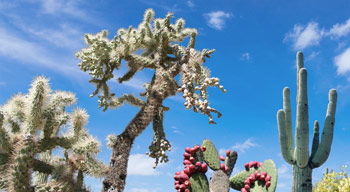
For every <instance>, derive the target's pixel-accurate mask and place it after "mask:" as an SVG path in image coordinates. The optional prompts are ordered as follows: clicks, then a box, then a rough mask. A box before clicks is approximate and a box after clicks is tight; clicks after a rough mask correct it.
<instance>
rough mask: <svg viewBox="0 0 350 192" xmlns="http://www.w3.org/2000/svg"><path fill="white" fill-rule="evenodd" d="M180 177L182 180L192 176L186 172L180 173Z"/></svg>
mask: <svg viewBox="0 0 350 192" xmlns="http://www.w3.org/2000/svg"><path fill="white" fill-rule="evenodd" d="M180 178H181V179H182V180H189V179H190V178H189V177H188V175H187V174H185V173H183V174H180Z"/></svg>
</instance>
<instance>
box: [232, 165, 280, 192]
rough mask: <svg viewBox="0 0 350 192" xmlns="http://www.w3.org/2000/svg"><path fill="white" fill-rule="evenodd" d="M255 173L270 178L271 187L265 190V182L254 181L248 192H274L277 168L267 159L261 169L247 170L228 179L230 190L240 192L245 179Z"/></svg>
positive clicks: (252, 168)
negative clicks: (263, 173) (257, 172)
mask: <svg viewBox="0 0 350 192" xmlns="http://www.w3.org/2000/svg"><path fill="white" fill-rule="evenodd" d="M255 171H259V172H261V173H262V172H266V173H267V174H268V175H270V176H271V185H270V187H269V188H268V190H266V187H265V186H264V185H265V182H261V181H256V182H255V183H254V184H253V185H252V186H251V188H250V192H260V191H268V192H274V191H275V190H276V185H277V168H276V165H275V163H274V162H273V161H272V160H271V159H269V160H265V161H264V163H263V165H262V167H259V168H254V167H251V168H249V169H248V170H244V171H241V172H240V173H238V174H237V175H234V176H232V177H231V178H230V186H231V188H233V189H235V190H238V191H240V190H241V189H242V188H244V185H245V184H244V182H245V181H246V179H247V178H248V177H249V176H250V174H253V173H254V172H255Z"/></svg>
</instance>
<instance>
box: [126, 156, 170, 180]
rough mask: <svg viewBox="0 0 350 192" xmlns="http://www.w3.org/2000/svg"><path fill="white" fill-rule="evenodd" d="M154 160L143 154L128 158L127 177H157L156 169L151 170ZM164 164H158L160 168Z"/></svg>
mask: <svg viewBox="0 0 350 192" xmlns="http://www.w3.org/2000/svg"><path fill="white" fill-rule="evenodd" d="M154 162H155V161H154V159H152V158H150V157H148V156H147V155H144V154H133V155H130V157H129V163H128V175H158V174H160V172H157V171H156V169H153V166H154ZM162 165H164V164H159V165H158V167H159V166H162Z"/></svg>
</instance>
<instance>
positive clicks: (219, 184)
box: [174, 139, 277, 192]
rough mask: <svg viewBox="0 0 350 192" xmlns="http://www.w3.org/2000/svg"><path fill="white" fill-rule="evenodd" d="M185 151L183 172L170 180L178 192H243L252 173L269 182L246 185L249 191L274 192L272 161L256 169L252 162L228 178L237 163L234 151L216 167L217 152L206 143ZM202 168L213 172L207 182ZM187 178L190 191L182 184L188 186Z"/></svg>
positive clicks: (208, 142) (274, 180)
mask: <svg viewBox="0 0 350 192" xmlns="http://www.w3.org/2000/svg"><path fill="white" fill-rule="evenodd" d="M185 151H186V152H185V154H184V157H185V160H184V164H185V170H184V171H182V172H177V173H176V174H175V177H174V179H175V180H176V181H175V189H176V190H178V191H181V192H187V191H191V192H228V191H229V189H230V187H231V188H233V189H236V190H239V191H241V190H243V191H244V190H246V189H244V188H245V187H246V186H245V185H247V184H245V182H246V180H247V179H248V178H249V177H250V175H251V174H253V175H254V174H255V172H259V173H262V174H266V175H264V177H265V176H267V175H268V176H269V178H268V179H267V180H265V178H263V177H261V181H260V180H259V181H255V182H254V181H252V182H250V183H249V185H248V186H249V187H250V191H252V192H266V191H267V192H274V191H275V190H276V185H277V169H276V166H275V164H274V162H273V161H272V160H266V161H265V162H264V163H263V164H262V163H261V164H262V165H260V164H259V165H258V162H255V165H254V166H253V165H252V167H250V168H248V169H246V170H244V171H242V172H240V173H238V174H237V175H235V176H232V177H231V178H229V176H230V175H231V173H232V170H233V168H234V165H235V163H236V160H237V152H236V151H229V150H228V151H227V152H226V158H225V162H224V163H222V164H220V157H219V154H218V152H217V149H216V148H215V146H214V144H213V143H212V142H211V141H210V140H209V139H205V140H203V142H202V146H201V147H199V146H198V145H195V147H193V148H192V149H191V148H186V150H185ZM191 158H193V159H191ZM191 160H192V161H191ZM189 162H190V163H189ZM204 162H205V163H204ZM197 163H199V165H200V166H199V165H198V166H197ZM202 163H203V164H202ZM203 165H204V168H203ZM191 166H192V168H191ZM206 166H208V167H209V168H211V169H212V170H213V171H214V172H213V174H212V176H211V178H210V181H209V182H208V180H207V177H206V175H205V172H206V171H207V168H205V167H206ZM194 167H195V168H194ZM264 172H266V173H264ZM184 175H185V176H184ZM187 177H188V178H189V181H190V187H188V186H187V185H186V184H188V183H186V182H188V181H187ZM259 177H260V176H259ZM267 182H269V184H267ZM182 185H183V186H182ZM267 185H269V186H267ZM248 191H249V190H248Z"/></svg>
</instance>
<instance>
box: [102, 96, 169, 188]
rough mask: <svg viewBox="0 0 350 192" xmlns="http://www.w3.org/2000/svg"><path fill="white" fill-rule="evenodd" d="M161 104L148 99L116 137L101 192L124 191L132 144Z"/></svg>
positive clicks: (153, 98) (155, 99)
mask: <svg viewBox="0 0 350 192" xmlns="http://www.w3.org/2000/svg"><path fill="white" fill-rule="evenodd" d="M161 104H162V100H161V99H158V98H156V97H149V98H148V100H147V103H146V104H145V106H143V107H142V108H141V109H140V111H139V112H138V113H137V114H136V116H135V117H134V118H133V119H132V120H131V122H130V123H129V124H128V125H127V127H126V128H125V130H124V131H123V132H122V133H121V134H120V135H118V138H117V141H116V143H115V145H114V148H113V152H112V155H111V159H110V164H109V166H110V169H109V170H110V171H109V172H108V173H107V175H106V178H105V180H104V181H103V188H102V191H104V192H107V191H113V192H121V191H123V190H124V187H125V180H126V176H127V167H128V160H129V156H130V150H131V147H132V144H133V142H134V140H135V139H136V137H137V136H138V135H139V134H141V132H142V131H143V130H145V129H146V127H147V126H148V125H149V124H150V123H151V121H152V120H153V118H154V116H155V114H156V111H157V109H158V108H159V107H160V106H161Z"/></svg>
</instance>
